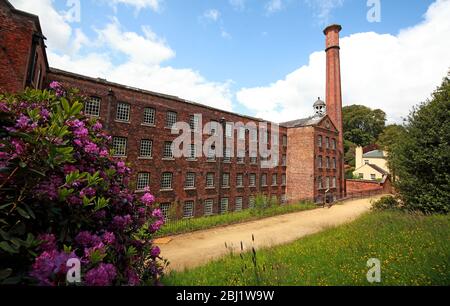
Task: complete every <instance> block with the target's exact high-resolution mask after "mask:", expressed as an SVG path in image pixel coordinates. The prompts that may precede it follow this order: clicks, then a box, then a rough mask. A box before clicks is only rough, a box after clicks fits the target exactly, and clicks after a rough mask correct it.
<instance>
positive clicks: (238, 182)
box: [236, 173, 244, 187]
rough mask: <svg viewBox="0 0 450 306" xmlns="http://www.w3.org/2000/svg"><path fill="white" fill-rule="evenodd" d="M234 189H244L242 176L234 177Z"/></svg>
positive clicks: (240, 174)
mask: <svg viewBox="0 0 450 306" xmlns="http://www.w3.org/2000/svg"><path fill="white" fill-rule="evenodd" d="M236 187H244V175H243V174H242V173H239V174H237V175H236Z"/></svg>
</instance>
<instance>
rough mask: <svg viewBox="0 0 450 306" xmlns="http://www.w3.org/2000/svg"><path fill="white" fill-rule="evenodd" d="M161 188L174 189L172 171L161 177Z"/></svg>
mask: <svg viewBox="0 0 450 306" xmlns="http://www.w3.org/2000/svg"><path fill="white" fill-rule="evenodd" d="M161 189H162V190H171V189H172V173H171V172H164V173H163V174H162V177H161Z"/></svg>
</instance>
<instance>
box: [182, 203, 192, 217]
mask: <svg viewBox="0 0 450 306" xmlns="http://www.w3.org/2000/svg"><path fill="white" fill-rule="evenodd" d="M192 217H194V201H186V202H184V205H183V218H185V219H190V218H192Z"/></svg>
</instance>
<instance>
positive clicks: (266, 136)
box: [261, 130, 269, 143]
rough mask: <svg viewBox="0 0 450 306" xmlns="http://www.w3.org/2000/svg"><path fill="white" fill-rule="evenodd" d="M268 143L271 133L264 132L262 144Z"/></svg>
mask: <svg viewBox="0 0 450 306" xmlns="http://www.w3.org/2000/svg"><path fill="white" fill-rule="evenodd" d="M268 141H269V132H268V131H266V130H264V131H262V135H261V142H262V143H267V142H268Z"/></svg>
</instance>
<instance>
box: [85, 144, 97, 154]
mask: <svg viewBox="0 0 450 306" xmlns="http://www.w3.org/2000/svg"><path fill="white" fill-rule="evenodd" d="M84 151H85V152H86V153H88V154H97V153H98V151H99V149H98V146H97V145H96V144H95V143H92V142H89V143H88V144H87V145H86V146H85V147H84Z"/></svg>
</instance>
